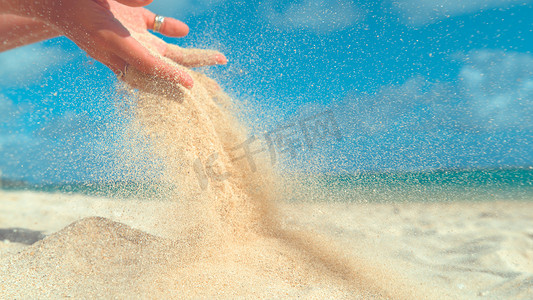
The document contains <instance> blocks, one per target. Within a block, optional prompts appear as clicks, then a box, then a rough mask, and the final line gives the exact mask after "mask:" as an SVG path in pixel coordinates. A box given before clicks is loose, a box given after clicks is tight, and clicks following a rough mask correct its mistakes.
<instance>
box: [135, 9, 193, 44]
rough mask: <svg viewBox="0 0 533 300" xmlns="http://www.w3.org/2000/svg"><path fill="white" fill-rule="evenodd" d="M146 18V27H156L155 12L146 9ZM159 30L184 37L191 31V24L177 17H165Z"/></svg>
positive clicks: (167, 34)
mask: <svg viewBox="0 0 533 300" xmlns="http://www.w3.org/2000/svg"><path fill="white" fill-rule="evenodd" d="M144 20H145V22H146V28H148V29H150V30H152V29H153V28H154V21H155V14H154V13H153V12H151V11H149V10H147V9H146V10H145V12H144ZM159 32H160V33H161V34H163V35H166V36H170V37H183V36H186V35H187V34H188V33H189V26H187V24H185V23H183V22H181V21H178V20H176V19H173V18H168V17H165V21H164V22H163V24H162V25H161V28H160V29H159Z"/></svg>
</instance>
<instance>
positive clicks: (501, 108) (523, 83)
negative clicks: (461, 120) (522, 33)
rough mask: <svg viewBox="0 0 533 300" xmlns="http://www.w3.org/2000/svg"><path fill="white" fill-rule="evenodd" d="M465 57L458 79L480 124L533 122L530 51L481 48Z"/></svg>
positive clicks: (529, 125)
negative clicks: (519, 51) (528, 52)
mask: <svg viewBox="0 0 533 300" xmlns="http://www.w3.org/2000/svg"><path fill="white" fill-rule="evenodd" d="M464 59H465V62H466V64H465V65H464V66H463V67H462V68H461V70H460V73H459V81H460V83H461V86H462V87H463V88H464V91H465V96H466V97H467V98H468V102H467V103H468V105H469V107H470V110H471V113H472V115H473V116H475V117H476V118H477V120H479V121H480V122H483V123H482V124H480V125H481V126H483V127H488V128H492V127H499V128H501V127H510V126H521V127H524V126H525V127H531V126H533V119H532V118H533V56H532V55H530V54H526V53H518V52H504V51H500V50H480V51H472V52H470V53H468V54H467V55H466V56H465V58H464Z"/></svg>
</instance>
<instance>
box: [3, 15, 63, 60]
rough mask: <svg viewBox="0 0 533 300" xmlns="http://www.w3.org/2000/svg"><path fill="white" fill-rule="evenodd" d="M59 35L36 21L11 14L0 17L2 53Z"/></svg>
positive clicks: (49, 27)
mask: <svg viewBox="0 0 533 300" xmlns="http://www.w3.org/2000/svg"><path fill="white" fill-rule="evenodd" d="M59 35H60V34H59V33H58V32H57V31H56V30H55V29H54V28H52V27H51V26H49V25H47V24H45V23H43V22H40V21H37V20H35V19H31V18H27V17H21V16H16V15H11V14H2V15H0V52H2V51H6V50H9V49H12V48H16V47H19V46H24V45H27V44H32V43H36V42H40V41H43V40H47V39H50V38H54V37H57V36H59Z"/></svg>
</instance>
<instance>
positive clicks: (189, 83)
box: [183, 76, 194, 89]
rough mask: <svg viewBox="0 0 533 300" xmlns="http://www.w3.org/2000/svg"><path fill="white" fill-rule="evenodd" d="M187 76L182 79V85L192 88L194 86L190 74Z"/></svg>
mask: <svg viewBox="0 0 533 300" xmlns="http://www.w3.org/2000/svg"><path fill="white" fill-rule="evenodd" d="M187 77H188V78H185V79H184V80H183V86H184V87H186V88H188V89H192V87H193V86H194V81H193V80H192V78H191V77H190V76H187Z"/></svg>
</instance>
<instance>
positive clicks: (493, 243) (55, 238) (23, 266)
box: [0, 191, 533, 299]
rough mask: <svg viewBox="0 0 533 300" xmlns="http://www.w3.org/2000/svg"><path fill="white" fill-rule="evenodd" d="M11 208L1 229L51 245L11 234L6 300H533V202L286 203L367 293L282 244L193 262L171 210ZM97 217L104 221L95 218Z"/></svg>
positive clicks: (48, 201)
mask: <svg viewBox="0 0 533 300" xmlns="http://www.w3.org/2000/svg"><path fill="white" fill-rule="evenodd" d="M0 201H1V203H2V206H1V210H0V229H6V228H23V229H26V230H32V231H40V232H42V234H44V235H46V236H47V237H46V238H45V239H44V240H41V241H38V242H36V243H34V244H33V245H28V244H29V243H26V244H24V243H17V242H16V241H15V242H14V241H13V240H14V237H13V235H11V237H8V236H5V234H4V236H3V237H2V242H1V243H0V255H1V261H2V263H1V268H2V272H0V274H2V275H1V277H0V290H1V291H2V294H3V295H4V296H3V297H2V298H13V297H14V298H34V297H36V296H40V297H43V296H44V297H53V298H57V297H69V296H72V297H75V298H79V297H83V298H99V297H104V298H115V297H119V298H122V297H128V298H131V297H133V298H136V297H138V298H142V297H150V298H154V297H155V298H158V297H162V296H167V297H168V296H170V297H186V298H198V297H200V298H206V297H220V298H232V297H244V298H256V297H259V298H273V297H274V298H276V297H294V298H296V297H305V298H323V297H327V298H378V299H379V298H398V299H400V298H408V297H409V295H419V296H420V295H421V296H422V297H424V298H427V299H446V298H449V299H472V298H479V299H502V298H513V299H529V298H531V295H533V281H532V280H533V263H532V261H533V219H531V216H532V215H533V202H515V201H507V202H503V201H500V202H475V203H474V202H463V203H461V202H455V203H396V204H392V203H391V204H357V203H325V202H321V203H284V204H281V205H280V211H281V213H282V214H283V216H284V217H283V218H282V219H283V223H284V224H283V227H284V228H288V229H290V230H294V232H304V231H305V232H307V234H309V235H313V236H317V237H320V239H321V240H323V241H329V242H328V243H330V244H328V245H326V246H324V245H322V246H324V247H326V249H332V250H331V251H334V252H338V253H342V255H343V256H344V259H346V260H347V261H350V262H351V263H353V265H354V266H355V267H354V268H355V270H356V271H357V272H366V273H367V274H360V275H361V276H362V277H361V278H354V280H355V281H358V282H359V283H358V284H363V285H365V284H366V283H367V281H380V283H379V284H377V285H376V286H374V287H372V288H370V289H368V290H365V289H361V290H358V289H357V285H355V287H354V286H351V287H350V286H346V285H345V284H343V283H342V282H340V281H337V280H335V279H327V280H324V279H323V277H324V278H325V277H327V276H326V275H325V274H324V273H321V272H320V268H317V269H318V270H319V271H318V272H315V271H309V270H306V271H303V270H300V269H303V268H306V267H305V266H304V264H301V263H300V262H298V261H297V259H295V258H294V257H295V256H294V255H296V256H298V255H297V254H295V252H293V251H292V250H291V249H290V247H289V246H287V245H283V244H284V242H283V241H281V242H280V241H276V240H275V239H262V240H255V241H254V240H251V239H250V240H247V241H241V242H240V247H235V245H233V246H232V247H228V248H225V247H224V245H220V247H219V249H218V252H210V253H207V254H205V255H203V254H202V255H196V256H194V257H195V260H194V261H183V260H182V259H181V258H180V255H184V253H183V252H180V251H187V247H182V246H180V243H181V244H183V243H186V241H176V240H172V239H168V238H165V236H166V235H167V233H166V232H164V230H162V228H165V227H166V226H163V225H164V224H162V222H165V220H161V219H159V218H158V216H160V211H161V210H165V209H168V207H169V205H171V203H169V202H164V201H147V200H144V201H136V200H117V199H105V198H95V197H88V196H83V195H66V194H59V193H37V192H5V191H3V192H0ZM94 216H99V217H102V218H88V219H87V217H94ZM80 220H81V221H80ZM167 221H168V220H167ZM75 222H76V223H75ZM115 222H119V223H115ZM72 223H74V224H73V225H70V226H69V224H72ZM167 225H168V224H167ZM65 227H67V228H65ZM25 232H26V235H28V234H27V232H29V231H25ZM23 235H24V234H22V233H19V237H20V236H23ZM10 240H11V241H10ZM315 241H316V240H315ZM189 246H190V245H189ZM328 247H329V248H328ZM176 249H181V250H180V251H174V250H176ZM274 250H275V251H274ZM273 251H274V252H277V253H272V252H273ZM183 257H191V256H188V255H184V256H183ZM250 258H253V259H250ZM314 267H316V266H314ZM277 269H279V270H277ZM313 272H314V273H313ZM301 274H307V275H309V276H308V277H307V278H301ZM310 274H311V275H310ZM379 290H383V291H385V292H384V293H383V294H381V293H380V292H379ZM396 292H397V294H396Z"/></svg>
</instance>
